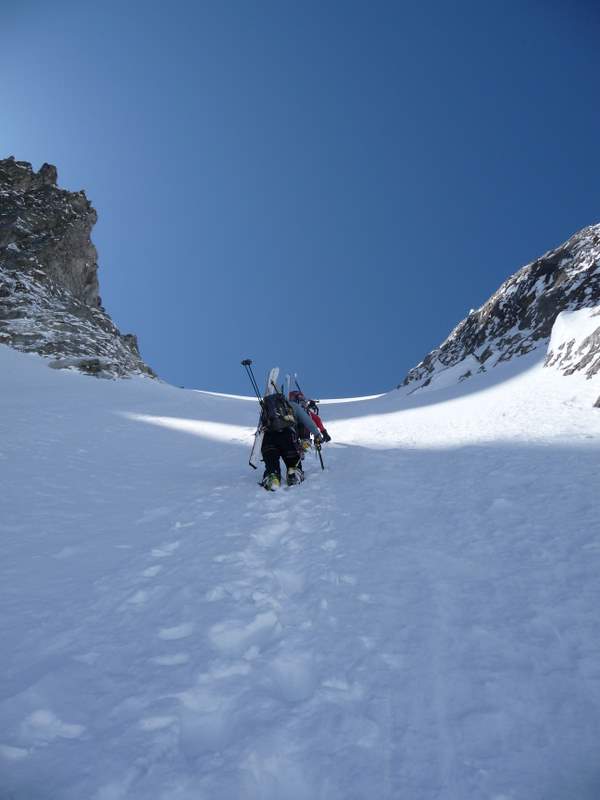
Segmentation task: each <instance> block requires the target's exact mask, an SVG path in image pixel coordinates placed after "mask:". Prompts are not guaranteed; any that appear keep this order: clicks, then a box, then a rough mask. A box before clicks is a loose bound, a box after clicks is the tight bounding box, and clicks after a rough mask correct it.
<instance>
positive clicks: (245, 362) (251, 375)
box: [242, 358, 264, 469]
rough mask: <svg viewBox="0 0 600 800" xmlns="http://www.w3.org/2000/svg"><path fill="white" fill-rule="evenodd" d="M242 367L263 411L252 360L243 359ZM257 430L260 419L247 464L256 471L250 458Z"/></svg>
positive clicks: (254, 445)
mask: <svg viewBox="0 0 600 800" xmlns="http://www.w3.org/2000/svg"><path fill="white" fill-rule="evenodd" d="M242 367H245V369H246V373H247V375H248V378H249V379H250V383H251V384H252V388H253V389H254V393H255V394H256V399H257V400H258V402H259V403H260V407H261V409H264V404H263V401H262V397H261V396H260V391H259V388H258V384H257V382H256V378H255V377H254V373H253V372H252V359H251V358H245V359H244V360H243V361H242ZM259 430H260V419H259V422H258V428H257V429H256V433H255V434H254V444H253V445H252V450H251V452H250V458H249V460H248V464H249V465H250V466H251V467H252V469H256V467H255V466H254V464H253V463H252V456H253V454H254V448H255V447H256V439H257V436H258V433H259Z"/></svg>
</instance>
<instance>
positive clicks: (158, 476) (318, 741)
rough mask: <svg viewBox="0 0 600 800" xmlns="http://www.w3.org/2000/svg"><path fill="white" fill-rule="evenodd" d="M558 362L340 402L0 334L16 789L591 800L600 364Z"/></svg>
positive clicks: (9, 782) (35, 797) (163, 799)
mask: <svg viewBox="0 0 600 800" xmlns="http://www.w3.org/2000/svg"><path fill="white" fill-rule="evenodd" d="M543 356H544V353H540V352H539V351H538V354H537V356H536V354H530V356H527V357H525V358H523V359H519V360H518V361H515V362H512V363H510V364H507V365H504V366H500V367H498V368H496V369H495V370H494V371H493V373H490V374H487V375H477V376H474V377H473V378H471V379H470V380H469V381H468V382H467V383H465V384H460V385H458V386H453V387H450V388H441V389H439V390H438V391H429V392H428V393H422V394H419V395H418V396H417V395H413V396H409V397H406V396H403V394H402V393H401V392H393V393H391V394H390V395H385V396H383V397H380V398H376V399H370V400H361V401H358V402H355V403H339V404H336V403H333V404H327V405H324V406H323V408H322V411H323V416H324V417H325V422H326V424H327V427H328V429H329V431H330V433H331V434H332V436H333V437H334V441H333V442H332V444H331V445H329V446H327V447H326V448H325V449H324V457H325V463H326V466H327V469H326V471H325V472H321V471H320V469H319V468H318V464H317V463H316V462H315V461H314V460H312V459H311V460H310V462H309V463H308V466H307V472H308V478H307V481H306V482H305V483H304V484H303V485H302V486H300V487H294V488H292V489H290V490H282V491H281V492H279V493H277V494H267V493H265V492H264V491H263V490H262V489H260V488H259V487H258V486H257V485H256V479H257V475H256V473H254V472H252V471H251V470H250V469H249V468H248V467H247V458H248V449H249V444H250V441H251V436H252V430H253V426H254V423H255V418H256V407H255V406H254V405H253V404H252V403H249V402H248V400H247V399H237V398H232V397H223V396H218V395H214V394H209V393H201V392H200V393H199V392H192V391H185V390H180V389H176V388H173V387H170V386H166V385H164V384H159V383H156V382H154V381H150V380H147V379H143V378H135V379H132V380H129V381H101V380H95V379H91V378H87V377H85V376H82V375H80V374H78V373H74V372H62V373H57V372H55V371H53V370H49V369H48V368H47V366H46V365H45V363H44V362H43V361H42V360H41V359H40V358H38V357H37V356H34V355H31V354H22V353H18V352H16V351H13V350H10V349H8V348H6V347H0V374H1V375H2V381H3V391H2V395H1V397H0V404H1V413H0V425H1V427H2V431H1V435H0V464H1V467H2V476H3V477H2V484H3V491H2V497H1V499H0V504H1V508H2V513H1V515H0V536H1V542H2V553H3V558H2V560H1V562H0V608H1V610H2V612H1V617H0V624H1V631H0V632H1V637H2V638H1V641H2V651H1V655H0V664H1V671H0V675H1V678H0V797H1V798H2V800H42V798H43V800H88V798H89V799H90V800H121V799H122V798H127V799H128V800H129V798H131V799H132V800H203V799H204V798H207V800H208V798H210V799H211V800H235V799H236V798H243V800H309V799H310V800H364V799H365V798H377V800H384V799H386V800H387V798H390V799H391V798H394V799H396V798H407V800H434V799H435V800H482V798H488V799H489V800H567V798H568V799H569V800H596V799H597V798H598V797H599V796H600V765H599V764H600V762H599V760H598V741H599V739H600V614H599V611H598V609H599V608H600V582H599V580H598V574H599V572H600V530H599V524H598V511H599V503H598V461H599V457H600V411H599V410H597V409H593V408H592V407H591V405H592V403H593V400H594V399H595V397H596V396H597V395H598V394H599V393H600V391H599V389H600V387H599V385H598V379H597V378H596V377H595V378H593V379H592V380H589V381H586V380H585V379H584V378H583V377H582V376H580V375H574V376H572V377H569V378H566V377H564V376H563V375H562V374H561V373H560V372H558V371H557V370H552V369H543V368H542V367H541V364H540V358H542V359H543Z"/></svg>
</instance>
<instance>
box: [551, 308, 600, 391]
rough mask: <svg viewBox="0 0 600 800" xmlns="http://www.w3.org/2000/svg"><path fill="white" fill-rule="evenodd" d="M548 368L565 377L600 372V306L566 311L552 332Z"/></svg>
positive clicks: (560, 315) (558, 319) (589, 375)
mask: <svg viewBox="0 0 600 800" xmlns="http://www.w3.org/2000/svg"><path fill="white" fill-rule="evenodd" d="M545 365H546V366H547V367H556V368H558V369H560V370H561V372H563V373H564V374H565V375H572V374H573V373H574V372H578V371H583V372H584V374H585V375H586V377H588V378H591V377H592V376H593V375H596V373H597V372H599V371H600V306H596V307H595V308H581V309H579V310H578V311H562V312H561V313H560V314H559V315H558V317H557V318H556V322H555V323H554V326H553V328H552V335H551V337H550V344H549V345H548V355H547V356H546V362H545Z"/></svg>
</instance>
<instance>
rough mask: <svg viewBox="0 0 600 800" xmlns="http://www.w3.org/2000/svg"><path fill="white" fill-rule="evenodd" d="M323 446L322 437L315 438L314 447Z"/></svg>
mask: <svg viewBox="0 0 600 800" xmlns="http://www.w3.org/2000/svg"><path fill="white" fill-rule="evenodd" d="M322 444H323V437H322V436H315V447H320V446H321V445H322Z"/></svg>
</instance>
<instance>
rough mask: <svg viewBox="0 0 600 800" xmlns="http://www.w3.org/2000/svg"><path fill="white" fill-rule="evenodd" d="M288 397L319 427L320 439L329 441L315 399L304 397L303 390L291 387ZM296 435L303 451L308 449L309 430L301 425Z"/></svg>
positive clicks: (329, 437)
mask: <svg viewBox="0 0 600 800" xmlns="http://www.w3.org/2000/svg"><path fill="white" fill-rule="evenodd" d="M289 399H290V400H291V401H293V402H295V403H298V405H300V406H301V407H302V408H303V409H304V410H305V411H306V413H307V414H308V415H309V416H310V418H311V419H312V421H313V422H314V423H315V425H316V426H317V428H318V429H319V433H320V434H321V438H322V440H323V441H324V442H330V441H331V436H330V435H329V434H328V433H327V429H326V427H325V426H324V425H323V420H322V419H321V417H320V416H319V406H318V405H317V403H316V401H315V400H307V399H306V397H305V396H304V394H303V392H302V391H301V390H300V389H298V390H294V389H293V390H292V391H290V393H289ZM298 435H299V438H300V443H301V445H302V448H303V450H305V451H306V450H308V449H309V447H310V433H309V431H308V430H307V429H306V428H305V427H302V428H301V429H300V430H299V433H298Z"/></svg>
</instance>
